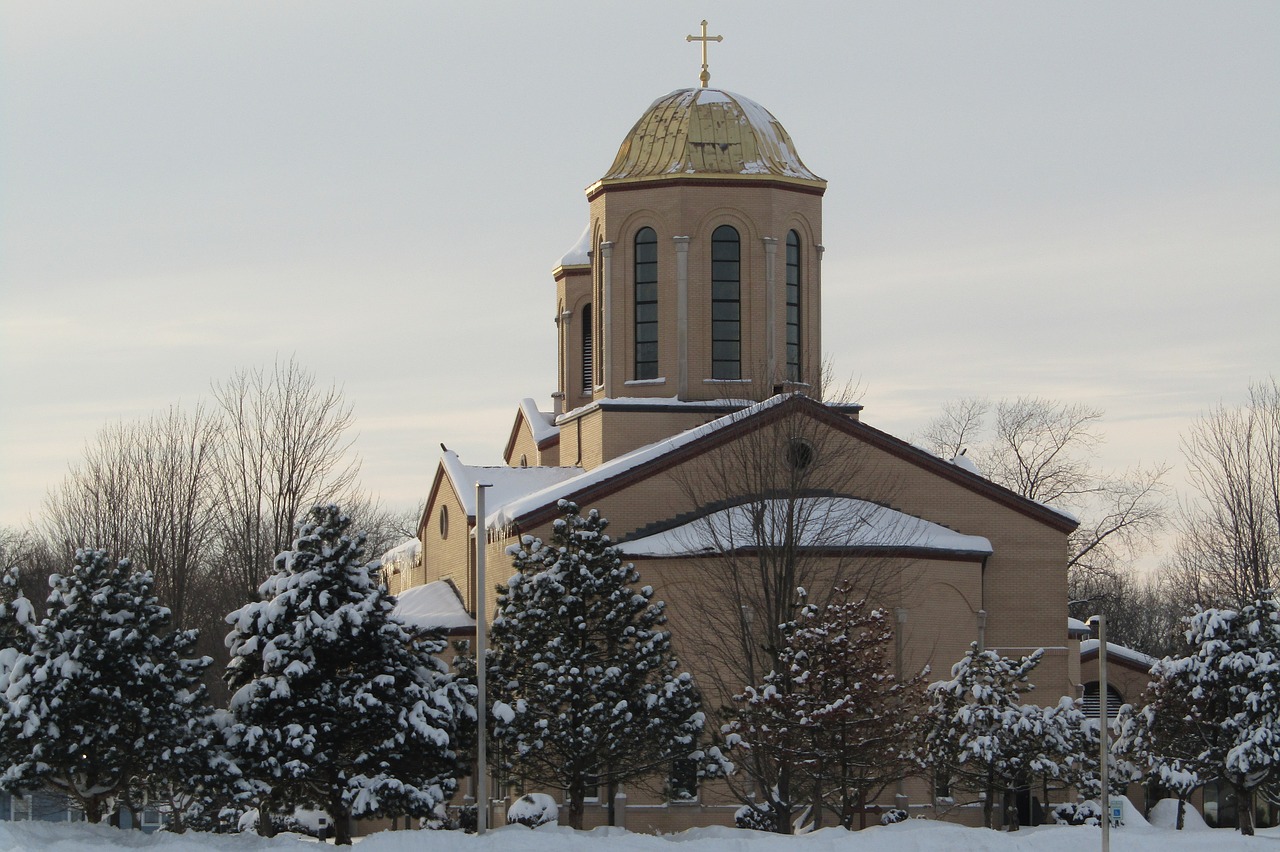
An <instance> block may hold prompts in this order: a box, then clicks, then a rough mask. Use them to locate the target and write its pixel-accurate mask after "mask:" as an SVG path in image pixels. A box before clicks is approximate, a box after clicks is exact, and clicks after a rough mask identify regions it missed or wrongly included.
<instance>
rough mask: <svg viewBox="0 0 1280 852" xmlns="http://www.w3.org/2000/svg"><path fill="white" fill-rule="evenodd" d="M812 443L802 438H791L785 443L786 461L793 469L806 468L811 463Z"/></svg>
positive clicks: (812, 456) (812, 455)
mask: <svg viewBox="0 0 1280 852" xmlns="http://www.w3.org/2000/svg"><path fill="white" fill-rule="evenodd" d="M814 455H815V454H814V450H813V444H810V443H809V442H808V441H806V440H804V439H803V438H792V439H791V441H790V442H789V443H788V444H787V463H788V464H790V465H791V468H792V469H793V470H806V469H808V467H809V465H811V464H813V458H814Z"/></svg>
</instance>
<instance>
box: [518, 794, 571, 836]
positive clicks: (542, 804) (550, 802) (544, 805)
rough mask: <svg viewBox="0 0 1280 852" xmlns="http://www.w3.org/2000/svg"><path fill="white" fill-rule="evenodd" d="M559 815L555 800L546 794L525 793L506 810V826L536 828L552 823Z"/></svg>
mask: <svg viewBox="0 0 1280 852" xmlns="http://www.w3.org/2000/svg"><path fill="white" fill-rule="evenodd" d="M559 815H560V808H559V807H558V806H557V805H556V800H555V799H553V798H551V797H550V796H548V795H547V794H546V793H525V794H524V795H523V796H521V797H520V798H518V799H516V800H515V801H514V802H512V803H511V807H509V808H507V824H508V825H516V824H519V825H527V826H528V827H529V828H537V827H538V826H540V825H549V824H551V823H554V822H555V821H556V819H557V817H559Z"/></svg>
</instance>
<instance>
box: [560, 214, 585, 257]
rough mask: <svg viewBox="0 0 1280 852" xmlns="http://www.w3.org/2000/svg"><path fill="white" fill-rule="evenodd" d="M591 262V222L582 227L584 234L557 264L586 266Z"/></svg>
mask: <svg viewBox="0 0 1280 852" xmlns="http://www.w3.org/2000/svg"><path fill="white" fill-rule="evenodd" d="M590 262H591V223H590V222H588V223H587V226H586V227H585V228H583V229H582V236H580V237H578V241H577V242H576V243H574V244H573V248H571V249H569V250H568V251H567V252H565V253H564V257H562V258H560V262H559V263H558V264H556V265H557V266H586V265H587V264H588V263H590Z"/></svg>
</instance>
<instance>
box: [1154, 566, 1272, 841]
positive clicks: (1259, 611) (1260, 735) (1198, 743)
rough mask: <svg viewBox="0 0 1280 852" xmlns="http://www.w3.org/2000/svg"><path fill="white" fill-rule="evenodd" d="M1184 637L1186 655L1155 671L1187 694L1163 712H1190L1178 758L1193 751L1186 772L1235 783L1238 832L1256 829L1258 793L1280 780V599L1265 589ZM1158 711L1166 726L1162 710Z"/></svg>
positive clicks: (1211, 614)
mask: <svg viewBox="0 0 1280 852" xmlns="http://www.w3.org/2000/svg"><path fill="white" fill-rule="evenodd" d="M1186 636H1187V641H1188V643H1189V645H1190V649H1189V651H1188V652H1187V654H1186V655H1185V656H1182V657H1176V658H1169V657H1166V658H1165V659H1163V660H1161V661H1160V662H1158V663H1156V665H1155V666H1154V667H1153V669H1152V674H1153V675H1155V676H1156V678H1157V681H1158V682H1159V683H1161V684H1163V688H1164V689H1166V690H1167V691H1168V692H1169V693H1171V694H1173V695H1185V696H1186V698H1187V700H1186V701H1185V702H1183V701H1176V702H1173V703H1172V705H1171V706H1170V707H1169V708H1168V709H1166V710H1165V715H1166V717H1167V715H1168V713H1169V712H1174V713H1176V712H1183V713H1185V716H1184V717H1183V719H1182V721H1181V723H1179V725H1178V728H1177V730H1178V735H1179V737H1181V738H1185V739H1184V740H1183V741H1182V742H1179V744H1178V746H1177V749H1176V750H1175V754H1174V757H1177V756H1179V755H1181V754H1184V753H1185V754H1187V755H1190V756H1191V761H1190V763H1188V764H1183V765H1182V766H1181V768H1182V769H1183V770H1190V771H1196V770H1197V767H1204V771H1205V772H1209V773H1212V774H1213V775H1216V776H1217V777H1219V778H1222V779H1223V780H1225V781H1227V782H1228V783H1230V784H1231V785H1232V786H1233V787H1235V789H1236V795H1237V797H1238V799H1239V802H1240V806H1239V813H1240V825H1239V828H1240V831H1241V832H1242V833H1244V834H1253V810H1254V797H1255V795H1256V794H1257V791H1258V790H1259V789H1260V788H1263V787H1265V786H1267V785H1272V784H1277V783H1280V597H1278V596H1277V594H1276V592H1275V591H1266V592H1264V593H1263V594H1262V595H1261V596H1260V597H1259V598H1258V599H1257V600H1255V601H1253V602H1252V603H1249V604H1247V605H1245V606H1243V607H1241V608H1240V609H1239V610H1238V611H1237V610H1230V609H1206V610H1202V611H1200V612H1197V613H1196V614H1195V615H1193V616H1191V618H1190V620H1189V621H1188V625H1187V633H1186ZM1153 713H1154V714H1155V719H1154V720H1153V725H1159V724H1161V719H1160V708H1159V707H1156V708H1154V710H1153ZM1184 749H1185V751H1184Z"/></svg>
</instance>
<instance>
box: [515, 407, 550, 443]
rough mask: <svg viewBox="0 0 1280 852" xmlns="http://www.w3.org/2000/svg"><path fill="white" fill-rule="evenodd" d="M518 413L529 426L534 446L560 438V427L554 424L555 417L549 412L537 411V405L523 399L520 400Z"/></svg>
mask: <svg viewBox="0 0 1280 852" xmlns="http://www.w3.org/2000/svg"><path fill="white" fill-rule="evenodd" d="M520 413H521V414H523V415H524V420H525V422H526V423H528V424H529V432H530V433H531V434H532V435H533V442H534V443H535V444H542V443H543V442H544V441H549V440H551V439H552V438H557V437H559V436H560V427H559V426H557V425H556V423H555V415H554V414H552V413H551V412H549V411H539V410H538V403H536V402H534V401H533V400H532V399H531V398H529V397H525V398H524V399H522V400H520Z"/></svg>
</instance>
